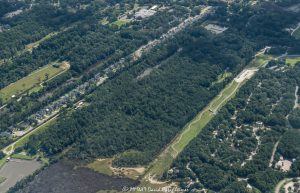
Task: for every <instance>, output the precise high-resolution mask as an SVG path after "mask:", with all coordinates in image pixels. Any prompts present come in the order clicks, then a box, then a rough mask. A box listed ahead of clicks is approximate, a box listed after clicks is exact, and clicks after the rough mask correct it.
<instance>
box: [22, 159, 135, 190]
mask: <svg viewBox="0 0 300 193" xmlns="http://www.w3.org/2000/svg"><path fill="white" fill-rule="evenodd" d="M136 185H137V182H136V181H133V180H130V179H125V178H116V177H109V176H106V175H102V174H99V173H96V172H94V171H92V170H90V169H88V168H77V169H74V166H72V165H70V164H66V163H62V162H58V163H55V164H53V165H51V166H49V167H48V168H46V169H45V170H43V171H42V172H40V173H39V174H38V175H37V176H36V177H35V179H34V180H33V181H32V182H31V183H29V184H28V185H27V186H26V187H25V188H24V189H23V190H21V191H19V193H21V192H22V193H95V192H97V191H99V190H117V191H121V190H122V188H123V187H124V186H127V187H132V186H136Z"/></svg>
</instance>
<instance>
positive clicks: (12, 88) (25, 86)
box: [0, 62, 70, 103]
mask: <svg viewBox="0 0 300 193" xmlns="http://www.w3.org/2000/svg"><path fill="white" fill-rule="evenodd" d="M69 68H70V64H69V63H68V62H61V63H54V64H49V65H47V66H45V67H42V68H40V69H39V70H36V71H34V72H32V73H31V74H29V75H28V76H26V77H24V78H22V79H20V80H18V81H16V82H15V83H12V84H10V85H8V86H7V87H5V88H3V89H1V90H0V98H1V99H2V100H3V102H4V103H6V102H8V101H9V100H10V99H11V98H16V97H20V96H21V95H23V94H26V93H28V94H30V93H32V92H37V91H39V90H40V89H41V88H42V87H43V85H42V84H43V83H45V82H47V81H49V80H51V79H53V78H55V77H56V76H58V75H60V74H62V73H64V72H65V71H67V70H68V69H69Z"/></svg>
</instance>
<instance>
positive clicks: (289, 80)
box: [165, 66, 300, 192]
mask: <svg viewBox="0 0 300 193" xmlns="http://www.w3.org/2000/svg"><path fill="white" fill-rule="evenodd" d="M299 75H300V68H299V66H297V67H295V69H289V70H288V71H286V72H280V71H274V70H269V69H266V70H262V71H261V72H259V73H258V74H257V75H256V76H255V78H254V79H252V80H250V81H249V82H248V83H246V85H245V86H244V87H242V89H241V90H240V91H239V93H238V95H237V97H236V98H235V99H233V100H232V101H231V102H229V103H228V104H227V105H226V106H225V107H224V108H223V109H222V111H221V112H220V113H219V114H218V115H217V116H216V117H215V118H214V120H213V121H212V122H211V123H209V125H208V126H207V127H206V128H205V129H204V130H203V132H202V133H201V134H200V135H199V136H198V137H197V138H196V139H195V140H194V141H193V142H192V143H191V144H190V145H189V147H188V148H187V149H186V150H185V151H184V152H183V153H182V154H181V155H180V156H179V158H178V159H177V160H176V162H175V163H174V165H173V166H174V168H176V169H174V168H173V171H176V172H174V173H171V174H169V173H166V175H165V177H169V178H172V179H177V180H179V181H180V182H181V185H182V186H183V187H185V188H186V187H188V188H189V189H191V190H192V189H193V188H196V187H201V188H204V189H208V190H210V191H214V192H232V191H237V190H238V191H237V192H243V191H245V190H247V191H246V192H251V191H252V192H253V191H254V189H253V188H249V185H250V187H255V188H257V189H258V190H260V191H261V192H271V191H272V190H273V188H274V187H275V185H276V184H277V183H278V182H279V181H280V180H281V179H283V178H284V177H286V176H289V177H295V176H296V175H295V174H299V163H298V162H294V163H293V164H292V167H291V170H289V171H288V172H282V171H281V170H279V169H277V168H275V166H274V165H275V163H276V162H277V161H278V160H279V157H280V156H283V157H284V159H288V160H293V159H295V160H298V159H299V147H300V145H299V140H298V138H297V137H299V134H300V132H299V130H294V129H293V128H291V127H290V126H289V123H288V121H287V119H286V116H288V115H289V114H290V113H291V112H292V111H293V106H294V92H295V88H296V85H299V83H300V82H299V81H300V79H299ZM280 136H282V138H281V137H280ZM280 138H281V139H280ZM277 141H279V146H278V150H277V151H276V154H275V158H274V160H273V162H271V167H270V165H269V164H270V158H271V154H272V149H273V147H274V145H275V143H276V142H277ZM187 165H189V168H190V170H188V169H187ZM207 170H213V171H212V172H206V171H207ZM204 171H205V172H204ZM215 173H218V174H220V175H214V174H215ZM187 176H189V178H188V179H189V180H186V179H187V178H186V177H187ZM196 179H198V180H199V182H195V181H196ZM247 184H249V185H248V186H247ZM247 187H248V188H247Z"/></svg>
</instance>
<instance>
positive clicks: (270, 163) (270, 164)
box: [269, 139, 280, 167]
mask: <svg viewBox="0 0 300 193" xmlns="http://www.w3.org/2000/svg"><path fill="white" fill-rule="evenodd" d="M279 142H280V139H279V140H278V141H277V142H276V143H275V145H274V147H273V150H272V156H271V159H270V161H269V167H272V165H273V161H274V156H275V153H276V150H277V147H278V144H279Z"/></svg>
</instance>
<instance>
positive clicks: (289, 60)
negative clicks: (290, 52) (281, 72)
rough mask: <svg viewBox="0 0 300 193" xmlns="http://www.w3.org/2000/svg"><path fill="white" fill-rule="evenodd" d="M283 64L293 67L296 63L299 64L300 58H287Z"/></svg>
mask: <svg viewBox="0 0 300 193" xmlns="http://www.w3.org/2000/svg"><path fill="white" fill-rule="evenodd" d="M285 63H286V64H287V65H290V66H292V67H294V66H295V65H296V64H297V63H300V57H287V58H286V59H285Z"/></svg>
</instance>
